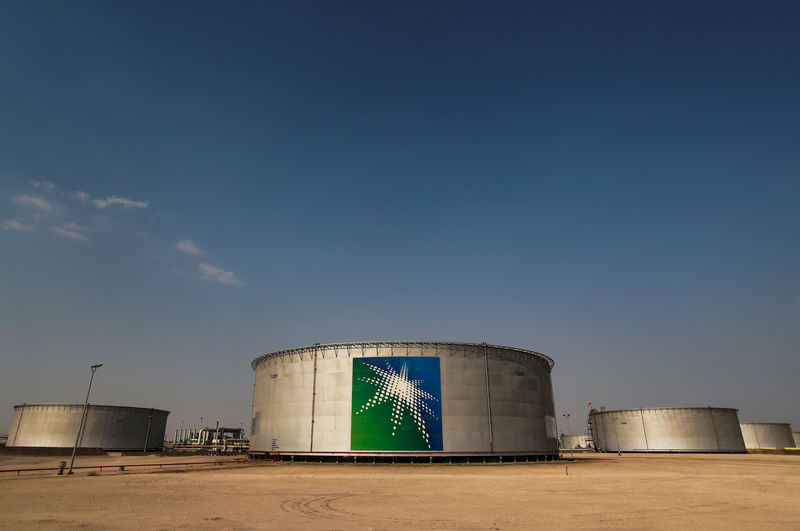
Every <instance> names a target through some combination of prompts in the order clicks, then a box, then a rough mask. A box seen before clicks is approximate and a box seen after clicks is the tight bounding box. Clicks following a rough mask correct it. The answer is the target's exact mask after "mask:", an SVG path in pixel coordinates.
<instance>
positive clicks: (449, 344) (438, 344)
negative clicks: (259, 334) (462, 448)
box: [250, 341, 555, 370]
mask: <svg viewBox="0 0 800 531" xmlns="http://www.w3.org/2000/svg"><path fill="white" fill-rule="evenodd" d="M394 347H398V348H414V347H419V348H424V347H435V348H445V349H448V348H453V347H461V348H463V347H469V348H474V349H476V350H478V349H481V348H484V347H485V348H490V349H500V350H508V351H512V352H517V353H520V354H526V355H529V356H533V357H536V358H539V359H541V360H543V361H544V362H545V363H547V365H548V366H549V367H550V368H551V369H552V368H553V365H555V362H554V361H553V359H552V358H550V357H549V356H546V355H544V354H542V353H540V352H536V351H533V350H527V349H523V348H517V347H507V346H503V345H490V344H486V343H462V342H456V341H353V342H346V343H320V344H315V345H307V346H304V347H296V348H290V349H285V350H277V351H275V352H269V353H267V354H264V355H262V356H259V357H257V358H256V359H254V360H253V362H252V363H251V364H250V366H251V367H252V369H253V370H255V369H256V367H258V365H260V364H261V363H262V362H263V361H266V360H268V359H271V358H278V357H281V356H286V355H292V354H300V353H302V352H308V351H309V350H312V351H313V350H334V349H351V348H359V349H365V348H394Z"/></svg>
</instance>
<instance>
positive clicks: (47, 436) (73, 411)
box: [6, 404, 169, 451]
mask: <svg viewBox="0 0 800 531" xmlns="http://www.w3.org/2000/svg"><path fill="white" fill-rule="evenodd" d="M82 415H83V404H21V405H16V406H14V417H13V418H12V419H11V427H10V428H9V430H8V442H7V443H6V446H9V447H20V446H28V447H40V448H43V447H48V448H72V447H73V446H74V445H75V438H76V437H77V436H78V429H79V428H80V424H81V416H82ZM167 415H169V411H164V410H161V409H153V408H142V407H128V406H100V405H94V404H90V405H89V406H88V407H87V410H86V421H85V422H84V428H83V434H82V435H81V439H80V441H79V443H78V446H79V447H80V448H102V449H104V450H133V451H136V450H138V451H143V450H144V449H145V448H146V449H147V450H149V451H153V450H158V449H160V448H161V447H162V446H163V444H164V432H165V431H166V428H167Z"/></svg>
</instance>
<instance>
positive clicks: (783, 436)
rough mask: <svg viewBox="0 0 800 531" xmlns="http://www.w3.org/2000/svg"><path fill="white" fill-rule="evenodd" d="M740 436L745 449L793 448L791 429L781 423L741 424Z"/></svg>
mask: <svg viewBox="0 0 800 531" xmlns="http://www.w3.org/2000/svg"><path fill="white" fill-rule="evenodd" d="M741 430H742V436H743V437H744V443H745V446H747V448H752V449H754V450H762V449H781V448H793V447H794V446H795V442H794V438H793V437H792V427H791V425H789V424H786V423H782V422H742V423H741Z"/></svg>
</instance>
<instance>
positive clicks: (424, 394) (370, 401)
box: [350, 356, 442, 451]
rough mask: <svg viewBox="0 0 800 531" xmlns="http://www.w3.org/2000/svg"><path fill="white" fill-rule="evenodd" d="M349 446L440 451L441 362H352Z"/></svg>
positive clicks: (414, 359) (427, 359)
mask: <svg viewBox="0 0 800 531" xmlns="http://www.w3.org/2000/svg"><path fill="white" fill-rule="evenodd" d="M350 448H351V449H352V450H381V451H413V450H422V451H441V450H442V379H441V372H440V368H439V358H437V357H414V356H403V357H384V358H355V359H353V406H352V423H351V432H350Z"/></svg>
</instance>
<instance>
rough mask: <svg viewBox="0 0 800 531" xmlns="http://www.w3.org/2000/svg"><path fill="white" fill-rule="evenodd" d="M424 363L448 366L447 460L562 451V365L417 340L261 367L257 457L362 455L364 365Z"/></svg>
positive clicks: (301, 354) (522, 354)
mask: <svg viewBox="0 0 800 531" xmlns="http://www.w3.org/2000/svg"><path fill="white" fill-rule="evenodd" d="M420 357H421V358H437V359H438V360H439V361H438V363H439V374H440V380H441V397H440V400H441V440H442V450H441V451H440V452H441V453H453V454H455V453H463V454H481V453H491V452H494V453H504V452H508V453H530V454H548V455H555V454H557V452H558V440H557V437H556V426H555V418H554V410H553V391H552V384H551V380H550V370H551V367H552V365H551V364H552V360H550V359H549V358H547V357H546V356H543V355H540V354H538V353H534V352H531V351H524V350H522V349H513V348H508V347H498V346H492V345H480V344H465V343H412V342H386V343H382V342H381V343H348V344H337V345H315V346H310V347H303V348H299V349H292V350H289V351H281V352H277V353H272V354H267V355H265V356H262V357H260V358H257V359H256V360H254V361H253V364H252V366H253V370H254V372H255V386H254V394H253V424H252V429H251V432H252V433H251V438H250V449H251V451H252V452H264V451H280V452H281V453H283V454H289V453H331V454H342V455H344V454H350V453H352V452H354V451H356V450H354V449H353V448H352V444H351V442H352V440H351V436H352V434H351V428H352V426H351V420H352V416H353V410H352V408H353V372H354V360H370V359H376V358H406V359H413V358H420ZM376 363H377V362H376ZM398 363H399V361H398ZM487 371H488V372H487ZM487 375H488V382H487ZM487 388H488V393H489V397H490V400H488V399H487ZM490 410H491V435H490V422H489V411H490ZM312 415H313V416H312ZM312 426H313V436H312ZM383 452H384V450H375V451H368V452H366V453H374V454H380V453H383ZM412 453H414V452H412ZM417 453H419V452H417ZM423 453H424V452H423Z"/></svg>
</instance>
